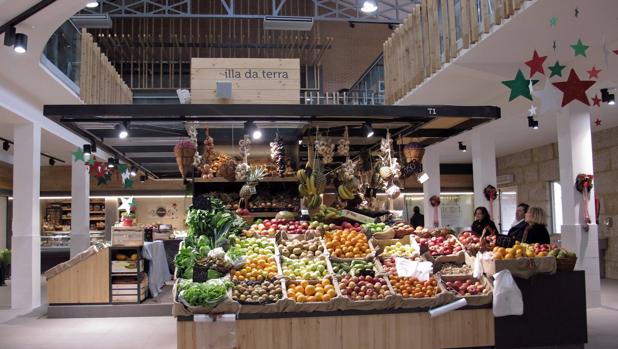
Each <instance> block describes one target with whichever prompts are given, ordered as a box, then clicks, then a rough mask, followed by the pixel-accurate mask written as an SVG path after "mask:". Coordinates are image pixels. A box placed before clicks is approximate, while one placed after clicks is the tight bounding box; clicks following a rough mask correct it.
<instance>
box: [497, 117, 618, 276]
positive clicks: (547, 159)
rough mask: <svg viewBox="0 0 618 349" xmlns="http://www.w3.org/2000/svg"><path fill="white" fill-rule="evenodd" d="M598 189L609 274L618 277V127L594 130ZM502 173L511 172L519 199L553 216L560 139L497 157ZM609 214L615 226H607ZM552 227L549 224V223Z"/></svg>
mask: <svg viewBox="0 0 618 349" xmlns="http://www.w3.org/2000/svg"><path fill="white" fill-rule="evenodd" d="M592 147H593V156H594V158H593V163H594V175H595V193H596V195H597V197H598V198H599V201H600V204H601V212H600V216H599V238H608V248H607V251H606V253H605V260H604V262H605V276H606V277H607V278H611V279H618V227H616V224H618V127H614V128H611V129H607V130H603V131H599V132H595V133H593V134H592ZM496 167H497V174H498V176H501V175H508V174H511V175H513V176H514V179H513V184H508V185H506V186H508V187H516V188H517V200H518V201H519V202H526V203H528V204H529V205H534V206H540V207H543V208H544V209H545V210H547V213H548V215H549V216H550V217H549V219H550V220H551V210H550V208H551V205H550V201H551V196H550V186H549V182H551V181H559V180H560V168H559V164H558V145H557V144H556V143H553V144H548V145H544V146H541V147H537V148H533V149H528V150H524V151H521V152H518V153H515V154H510V155H507V156H503V157H499V158H498V159H496ZM606 218H610V219H611V220H612V223H613V224H612V226H609V227H608V226H605V224H604V222H605V220H606ZM548 228H549V227H548Z"/></svg>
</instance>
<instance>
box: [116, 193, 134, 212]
mask: <svg viewBox="0 0 618 349" xmlns="http://www.w3.org/2000/svg"><path fill="white" fill-rule="evenodd" d="M120 200H122V205H120V206H118V211H123V210H124V211H126V212H129V211H131V204H132V203H133V197H130V198H120Z"/></svg>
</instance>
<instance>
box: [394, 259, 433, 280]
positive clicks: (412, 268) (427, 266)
mask: <svg viewBox="0 0 618 349" xmlns="http://www.w3.org/2000/svg"><path fill="white" fill-rule="evenodd" d="M395 268H396V269H397V275H398V276H399V277H415V278H417V279H419V281H427V280H429V277H430V276H431V272H432V271H433V264H431V262H418V261H411V260H409V259H407V258H401V257H395Z"/></svg>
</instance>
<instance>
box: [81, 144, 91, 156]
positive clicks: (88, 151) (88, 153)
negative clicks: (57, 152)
mask: <svg viewBox="0 0 618 349" xmlns="http://www.w3.org/2000/svg"><path fill="white" fill-rule="evenodd" d="M83 150H84V156H85V157H90V156H92V146H91V145H90V144H84V145H83Z"/></svg>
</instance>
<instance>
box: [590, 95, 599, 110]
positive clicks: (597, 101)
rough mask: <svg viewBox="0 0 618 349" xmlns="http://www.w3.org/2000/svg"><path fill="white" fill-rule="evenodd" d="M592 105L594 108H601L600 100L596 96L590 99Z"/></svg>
mask: <svg viewBox="0 0 618 349" xmlns="http://www.w3.org/2000/svg"><path fill="white" fill-rule="evenodd" d="M592 105H594V106H596V107H601V98H599V96H597V95H594V97H592Z"/></svg>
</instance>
